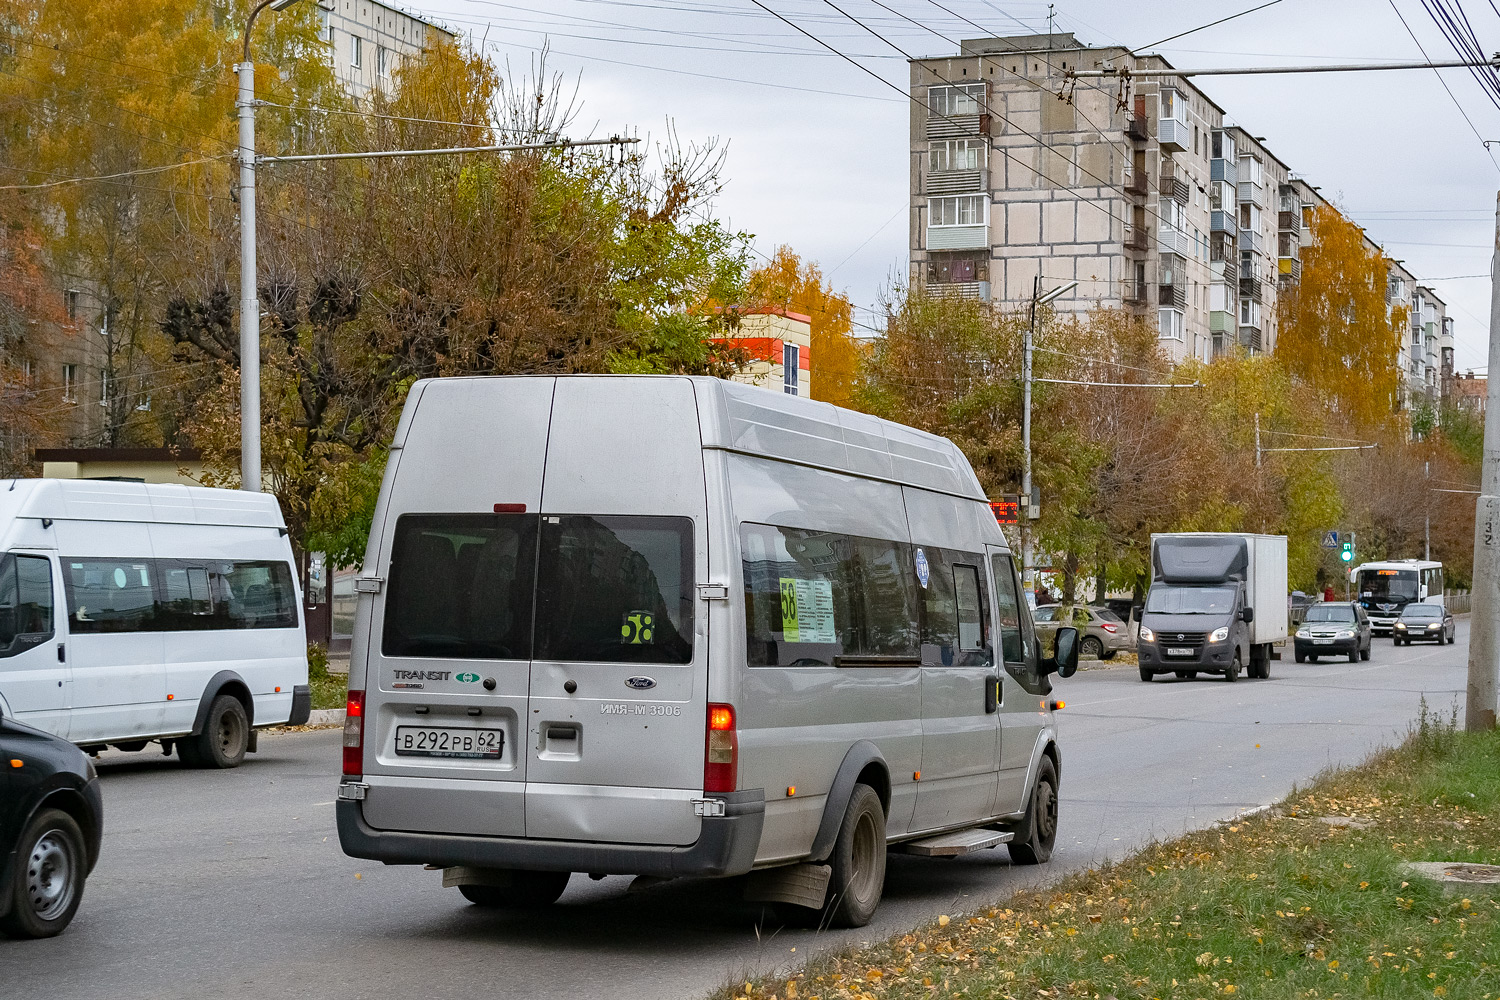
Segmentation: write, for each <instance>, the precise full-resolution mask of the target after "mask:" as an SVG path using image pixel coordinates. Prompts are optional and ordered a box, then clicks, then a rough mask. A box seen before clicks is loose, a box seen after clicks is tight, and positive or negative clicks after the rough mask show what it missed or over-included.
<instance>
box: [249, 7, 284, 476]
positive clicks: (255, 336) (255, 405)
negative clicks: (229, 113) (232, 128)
mask: <svg viewBox="0 0 1500 1000" xmlns="http://www.w3.org/2000/svg"><path fill="white" fill-rule="evenodd" d="M296 2H297V0H260V3H258V4H256V5H255V7H254V8H253V9H252V10H251V11H250V16H249V17H248V18H246V19H245V36H244V37H245V50H244V58H243V59H242V60H240V64H239V65H238V66H236V67H235V70H236V72H238V73H239V78H240V93H239V99H238V100H236V101H235V102H234V106H235V107H236V108H238V109H239V112H240V146H239V153H238V159H239V161H240V489H242V490H246V491H248V492H250V493H259V492H260V295H259V293H258V289H257V284H258V282H257V278H256V262H255V63H253V62H251V61H250V32H251V29H253V28H254V27H255V16H256V15H257V14H259V13H260V12H261V11H263V10H265V9H266V8H267V7H270V8H271V9H272V10H277V11H280V10H286V9H287V8H288V7H290V6H291V5H292V4H294V3H296Z"/></svg>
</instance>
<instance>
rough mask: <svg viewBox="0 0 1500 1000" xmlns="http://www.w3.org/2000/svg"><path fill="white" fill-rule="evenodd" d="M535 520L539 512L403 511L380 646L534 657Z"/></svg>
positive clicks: (396, 652)
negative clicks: (404, 512) (532, 609)
mask: <svg viewBox="0 0 1500 1000" xmlns="http://www.w3.org/2000/svg"><path fill="white" fill-rule="evenodd" d="M536 527H537V517H536V515H534V514H402V515H401V516H400V518H398V519H397V521H396V535H395V542H394V545H393V547H392V555H391V569H390V578H391V582H390V592H389V594H388V595H387V597H386V602H385V632H384V636H383V637H382V639H381V651H382V652H383V653H384V654H385V655H386V656H442V657H451V658H453V659H478V660H529V659H530V658H531V605H532V596H533V585H534V582H535V579H536Z"/></svg>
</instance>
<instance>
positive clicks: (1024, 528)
mask: <svg viewBox="0 0 1500 1000" xmlns="http://www.w3.org/2000/svg"><path fill="white" fill-rule="evenodd" d="M1077 287H1078V282H1076V281H1070V282H1068V283H1067V284H1065V285H1060V286H1058V287H1057V288H1054V289H1052V291H1050V292H1048V293H1046V294H1045V295H1043V294H1042V276H1041V275H1040V274H1038V275H1037V276H1036V278H1035V279H1033V281H1032V283H1031V319H1030V321H1029V322H1027V324H1026V331H1025V333H1024V334H1023V335H1022V338H1023V339H1022V342H1021V448H1022V449H1023V450H1024V452H1025V458H1024V460H1023V464H1022V466H1021V589H1022V590H1024V591H1025V592H1027V593H1028V594H1031V595H1032V596H1033V597H1035V596H1036V545H1035V540H1034V539H1033V538H1032V533H1031V520H1032V518H1033V517H1036V516H1038V515H1037V514H1036V505H1035V504H1033V503H1032V502H1031V501H1032V493H1031V382H1032V375H1031V372H1032V355H1033V353H1034V348H1035V346H1036V321H1037V316H1038V311H1039V309H1040V307H1041V306H1044V305H1046V304H1047V303H1048V302H1051V301H1052V300H1053V299H1055V298H1057V297H1058V296H1059V295H1062V294H1063V293H1064V292H1068V291H1071V290H1073V289H1074V288H1077Z"/></svg>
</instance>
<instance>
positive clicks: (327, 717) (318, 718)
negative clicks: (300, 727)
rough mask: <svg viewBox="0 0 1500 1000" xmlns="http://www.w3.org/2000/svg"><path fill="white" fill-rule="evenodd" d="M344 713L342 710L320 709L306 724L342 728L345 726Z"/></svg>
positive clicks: (308, 718) (310, 716) (311, 715)
mask: <svg viewBox="0 0 1500 1000" xmlns="http://www.w3.org/2000/svg"><path fill="white" fill-rule="evenodd" d="M344 711H345V710H344V709H342V708H320V709H318V710H317V711H315V712H313V713H312V714H310V715H309V716H308V717H307V722H306V723H305V724H306V725H309V726H342V725H343V724H344Z"/></svg>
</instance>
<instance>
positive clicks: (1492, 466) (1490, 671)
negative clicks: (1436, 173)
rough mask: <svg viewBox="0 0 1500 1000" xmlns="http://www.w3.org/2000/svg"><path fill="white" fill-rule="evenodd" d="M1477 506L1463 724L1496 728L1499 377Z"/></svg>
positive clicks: (1499, 308)
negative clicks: (1466, 688) (1467, 676)
mask: <svg viewBox="0 0 1500 1000" xmlns="http://www.w3.org/2000/svg"><path fill="white" fill-rule="evenodd" d="M1490 365H1491V369H1490V370H1491V371H1492V372H1500V195H1497V196H1496V200H1495V253H1494V256H1493V257H1492V258H1491V260H1490ZM1479 490H1480V494H1481V495H1480V497H1479V502H1478V504H1477V506H1476V508H1475V511H1474V589H1473V596H1472V598H1471V600H1472V605H1471V607H1470V610H1471V612H1472V614H1471V615H1470V618H1469V684H1468V691H1467V697H1466V698H1465V700H1464V728H1465V729H1468V730H1470V731H1475V730H1487V729H1494V728H1495V685H1496V674H1497V672H1500V377H1497V376H1495V375H1491V376H1490V380H1489V385H1488V387H1487V389H1486V394H1485V410H1484V465H1483V467H1482V468H1481V470H1480V474H1479Z"/></svg>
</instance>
